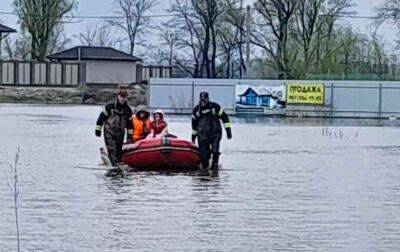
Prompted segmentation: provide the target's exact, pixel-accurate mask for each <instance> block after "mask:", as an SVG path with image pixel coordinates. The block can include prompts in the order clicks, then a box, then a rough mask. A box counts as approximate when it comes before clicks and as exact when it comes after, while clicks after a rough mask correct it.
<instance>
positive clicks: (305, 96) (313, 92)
mask: <svg viewBox="0 0 400 252" xmlns="http://www.w3.org/2000/svg"><path fill="white" fill-rule="evenodd" d="M324 100H325V86H324V84H323V83H321V82H288V83H287V84H286V102H287V104H310V105H324Z"/></svg>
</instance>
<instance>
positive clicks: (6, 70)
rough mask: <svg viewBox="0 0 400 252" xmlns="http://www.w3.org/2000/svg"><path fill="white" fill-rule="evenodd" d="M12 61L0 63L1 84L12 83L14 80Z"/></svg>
mask: <svg viewBox="0 0 400 252" xmlns="http://www.w3.org/2000/svg"><path fill="white" fill-rule="evenodd" d="M14 64H15V63H13V62H2V64H1V80H0V82H1V84H6V85H12V84H14V82H15V79H14V78H15V76H14V70H15V68H14Z"/></svg>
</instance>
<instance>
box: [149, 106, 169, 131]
mask: <svg viewBox="0 0 400 252" xmlns="http://www.w3.org/2000/svg"><path fill="white" fill-rule="evenodd" d="M153 120H154V121H152V122H151V124H150V130H151V131H150V134H149V135H148V136H147V138H162V137H164V136H166V135H168V124H167V123H166V122H165V121H164V113H163V111H162V110H160V109H159V110H156V112H154V114H153Z"/></svg>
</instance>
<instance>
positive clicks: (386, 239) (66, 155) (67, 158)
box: [0, 104, 400, 251]
mask: <svg viewBox="0 0 400 252" xmlns="http://www.w3.org/2000/svg"><path fill="white" fill-rule="evenodd" d="M99 111H100V107H96V106H93V107H90V106H87V107H80V106H23V105H7V104H3V105H0V251H15V250H16V240H15V238H16V236H15V234H16V231H15V223H14V208H13V198H12V195H11V193H10V190H9V188H8V186H7V179H6V177H5V176H3V175H4V174H5V172H6V170H7V169H8V167H9V163H11V162H12V159H13V156H14V154H15V150H16V147H17V146H18V145H19V146H21V148H22V153H21V158H20V161H19V185H20V196H19V219H20V230H21V247H22V250H23V251H400V169H399V167H400V158H399V156H400V129H399V128H397V127H394V126H397V125H395V124H393V123H383V125H386V126H385V127H367V126H349V125H347V126H329V125H328V124H329V123H326V122H324V123H318V122H316V123H315V122H314V123H307V124H306V125H307V126H304V125H299V124H296V123H293V122H289V121H288V122H287V123H286V124H285V123H281V121H280V119H272V120H262V119H254V120H253V119H249V118H245V119H236V120H235V122H234V128H233V134H234V139H233V140H232V141H230V142H228V141H227V140H225V139H224V140H223V144H222V152H223V155H222V157H221V163H222V168H221V171H220V172H219V176H218V177H214V178H209V179H201V178H199V177H196V176H190V175H185V174H168V175H167V174H155V173H143V172H142V173H132V174H129V175H128V176H127V177H125V178H121V177H106V176H105V172H104V171H102V170H96V169H93V170H91V169H84V168H82V167H98V163H99V162H100V159H99V153H98V148H99V147H100V146H101V145H102V139H99V138H96V137H95V136H94V124H95V120H96V117H97V115H98V112H99ZM189 120H190V117H170V129H171V131H173V132H174V133H176V134H178V135H180V136H182V137H186V138H189V137H190V133H191V129H190V123H189ZM379 124H381V123H377V124H376V125H379ZM312 125H314V126H312ZM318 125H323V126H318Z"/></svg>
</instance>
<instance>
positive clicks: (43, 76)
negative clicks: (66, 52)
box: [0, 61, 79, 87]
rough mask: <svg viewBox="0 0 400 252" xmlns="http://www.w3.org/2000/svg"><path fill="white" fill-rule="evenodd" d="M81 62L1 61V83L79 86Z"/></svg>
mask: <svg viewBox="0 0 400 252" xmlns="http://www.w3.org/2000/svg"><path fill="white" fill-rule="evenodd" d="M78 84H79V64H76V63H48V62H46V63H42V62H33V61H31V62H29V61H0V85H15V86H60V87H62V86H65V87H71V86H77V85H78Z"/></svg>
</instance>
